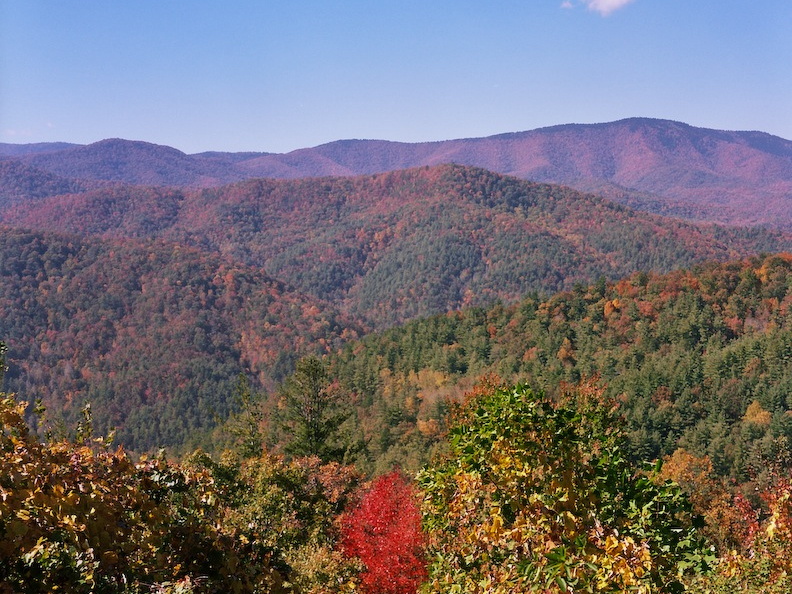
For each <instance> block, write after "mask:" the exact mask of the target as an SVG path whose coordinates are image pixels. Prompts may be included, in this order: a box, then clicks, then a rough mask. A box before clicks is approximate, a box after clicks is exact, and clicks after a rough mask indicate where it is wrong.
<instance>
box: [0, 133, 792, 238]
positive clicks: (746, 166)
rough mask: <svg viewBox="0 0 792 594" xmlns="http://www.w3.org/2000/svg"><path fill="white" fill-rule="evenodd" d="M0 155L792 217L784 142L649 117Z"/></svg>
mask: <svg viewBox="0 0 792 594" xmlns="http://www.w3.org/2000/svg"><path fill="white" fill-rule="evenodd" d="M0 158H2V159H5V160H15V161H18V162H20V163H23V164H25V165H27V166H31V167H34V168H36V169H40V170H42V171H46V172H47V173H49V174H54V175H57V176H60V177H65V178H77V179H81V180H95V181H96V180H100V181H104V182H108V181H115V182H124V183H131V184H144V185H167V186H178V187H209V186H217V185H223V184H227V183H230V182H233V181H239V180H243V179H249V178H258V177H270V178H292V179H293V178H304V177H324V176H354V175H361V174H372V173H379V172H385V171H392V170H397V169H405V168H411V167H418V166H425V165H429V166H432V165H439V164H445V163H456V164H460V165H472V166H477V167H482V168H485V169H489V170H491V171H494V172H497V173H503V174H507V175H513V176H516V177H520V178H523V179H530V180H533V181H542V182H548V183H556V184H563V185H568V186H570V187H573V188H576V189H578V190H581V191H587V192H595V193H597V194H600V195H603V196H605V197H607V198H608V199H611V200H614V201H617V202H621V203H624V204H627V205H630V206H632V207H634V208H637V209H640V210H647V211H651V212H656V213H660V214H667V215H673V216H678V217H682V218H687V219H691V220H698V221H716V222H720V223H725V224H732V225H767V226H776V227H781V228H790V227H792V215H790V213H792V208H790V205H791V201H792V141H789V140H785V139H782V138H779V137H776V136H772V135H770V134H766V133H763V132H731V131H722V130H712V129H706V128H697V127H694V126H690V125H688V124H684V123H679V122H673V121H668V120H656V119H649V118H631V119H626V120H620V121H617V122H612V123H604V124H568V125H561V126H553V127H549V128H541V129H537V130H532V131H526V132H517V133H510V134H501V135H496V136H490V137H486V138H472V139H459V140H448V141H439V142H423V143H400V142H389V141H383V140H341V141H336V142H331V143H328V144H324V145H321V146H317V147H313V148H304V149H299V150H295V151H292V152H289V153H285V154H275V153H223V152H206V153H199V154H193V155H187V154H185V153H182V152H181V151H178V150H176V149H173V148H170V147H165V146H159V145H154V144H150V143H145V142H134V141H127V140H120V139H111V140H103V141H100V142H97V143H94V144H90V145H85V146H79V145H66V144H63V143H57V144H52V145H47V144H37V145H7V144H6V145H0Z"/></svg>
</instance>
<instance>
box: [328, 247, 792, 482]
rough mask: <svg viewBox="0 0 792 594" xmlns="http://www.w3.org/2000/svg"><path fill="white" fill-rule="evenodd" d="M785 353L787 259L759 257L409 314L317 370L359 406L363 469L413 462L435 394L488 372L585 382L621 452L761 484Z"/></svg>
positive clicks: (774, 458) (427, 432)
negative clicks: (603, 402) (613, 419)
mask: <svg viewBox="0 0 792 594" xmlns="http://www.w3.org/2000/svg"><path fill="white" fill-rule="evenodd" d="M791 358H792V257H789V256H770V257H766V258H752V259H749V260H745V261H742V262H733V263H727V264H707V265H702V266H698V267H694V268H692V269H690V270H688V271H681V272H673V273H670V274H667V275H657V274H646V273H638V274H636V275H633V276H631V277H629V278H627V279H624V280H621V281H619V282H617V283H614V284H610V283H605V282H600V283H596V284H593V285H580V286H579V287H577V288H575V289H574V290H572V291H568V292H563V293H559V294H557V295H555V296H552V297H550V298H540V297H539V296H532V297H527V298H525V299H524V300H522V301H521V302H520V303H518V304H515V305H512V306H501V305H496V306H494V307H491V308H487V309H482V308H470V309H466V310H463V311H460V312H453V313H449V314H447V315H442V316H436V317H432V318H428V319H425V320H419V321H416V322H412V323H409V324H406V325H405V326H402V327H398V328H393V329H390V330H388V331H386V332H383V333H379V334H375V335H370V336H367V337H365V338H364V339H363V340H362V341H360V342H353V343H350V344H349V345H347V346H346V347H345V348H344V350H343V351H342V352H341V354H340V355H338V356H336V357H333V358H332V359H331V361H332V363H331V365H330V368H331V372H330V374H331V375H332V376H334V377H337V378H338V379H339V380H340V382H341V384H342V385H343V386H345V387H346V389H347V390H349V391H350V392H351V393H352V394H355V395H356V398H357V399H358V400H359V401H360V403H361V405H360V406H359V413H358V414H359V415H360V419H361V426H362V427H363V430H364V431H365V435H366V440H367V443H368V444H369V446H368V447H369V449H368V456H369V458H368V462H367V463H368V464H373V465H374V466H375V467H379V466H380V465H381V466H382V467H387V466H388V465H389V464H392V463H394V462H397V461H398V462H400V463H402V464H406V465H407V467H408V468H417V467H419V466H420V465H421V464H422V463H424V462H425V461H426V454H425V452H427V451H429V450H430V449H431V446H432V444H433V443H435V442H436V440H437V439H438V437H439V435H440V434H441V433H442V414H441V413H442V410H443V403H444V402H445V401H446V399H447V398H449V397H451V398H454V397H457V396H458V395H459V394H461V393H462V392H464V391H465V390H467V389H469V388H470V386H471V385H472V383H473V378H477V377H480V376H482V375H484V374H493V373H494V374H496V375H497V376H499V377H500V378H502V380H505V381H506V382H513V381H517V380H519V381H526V382H528V383H529V384H530V385H531V386H533V387H534V388H535V389H537V390H540V391H545V392H547V393H548V394H550V395H556V394H558V392H559V386H561V385H563V383H564V382H567V383H571V384H575V383H577V382H579V381H581V380H583V379H586V378H589V379H593V380H595V381H596V382H598V383H600V384H601V385H602V386H604V387H605V392H606V394H607V395H609V396H611V397H613V398H615V399H616V400H617V401H619V402H620V403H621V405H620V410H621V413H622V414H623V415H624V416H625V417H626V420H627V434H628V438H629V452H630V456H631V457H632V458H633V459H634V460H640V459H656V458H660V457H663V456H668V455H671V454H672V453H673V452H674V451H675V450H677V448H685V449H686V450H688V451H689V452H691V453H693V454H695V455H697V456H705V455H706V456H709V457H710V459H711V460H712V464H713V467H714V471H715V472H716V473H717V474H719V475H721V476H724V477H732V478H734V479H736V480H737V481H739V482H741V483H749V482H752V481H758V482H760V483H761V482H762V481H765V480H767V478H768V476H769V475H770V474H772V473H773V472H774V471H777V470H779V468H777V467H775V466H774V464H780V465H782V467H783V472H786V473H788V472H789V468H790V464H791V463H792V445H790V444H792V400H790V394H792V366H790V360H791ZM783 472H782V475H783Z"/></svg>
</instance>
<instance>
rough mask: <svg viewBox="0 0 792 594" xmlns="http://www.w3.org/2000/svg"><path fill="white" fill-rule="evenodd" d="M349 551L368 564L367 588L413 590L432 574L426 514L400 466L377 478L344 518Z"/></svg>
mask: <svg viewBox="0 0 792 594" xmlns="http://www.w3.org/2000/svg"><path fill="white" fill-rule="evenodd" d="M343 521H344V527H343V540H342V546H343V550H344V552H345V553H346V554H347V555H349V556H352V557H357V558H359V559H360V560H361V562H362V563H363V565H364V567H365V569H364V571H363V573H362V574H361V585H362V587H363V591H364V592H367V593H370V594H375V593H376V594H409V593H414V592H416V591H417V589H418V586H419V585H420V584H421V582H423V581H424V580H425V579H426V577H427V572H426V561H425V559H424V555H423V545H424V537H423V534H422V533H421V514H420V511H419V508H418V502H417V499H416V494H415V492H414V490H413V487H412V484H411V483H410V481H409V480H408V479H407V478H406V477H405V476H404V475H402V474H401V473H400V472H399V471H398V470H394V471H392V472H391V473H390V474H387V475H385V476H381V477H380V478H378V479H377V480H376V481H375V482H374V484H373V486H372V487H371V489H370V490H369V491H367V492H366V493H365V494H364V495H363V497H362V499H361V501H360V504H359V505H358V506H357V507H356V508H355V509H354V510H353V511H352V512H351V513H349V514H348V515H347V516H346V517H345V518H344V520H343Z"/></svg>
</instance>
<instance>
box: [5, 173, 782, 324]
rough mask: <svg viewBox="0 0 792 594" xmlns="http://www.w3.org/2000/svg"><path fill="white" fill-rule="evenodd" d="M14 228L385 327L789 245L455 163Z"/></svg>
mask: <svg viewBox="0 0 792 594" xmlns="http://www.w3.org/2000/svg"><path fill="white" fill-rule="evenodd" d="M0 220H2V221H4V222H5V223H6V224H11V225H15V226H22V227H32V228H37V229H46V230H54V231H58V232H70V233H80V234H99V235H103V236H106V237H146V238H160V239H166V240H168V241H173V242H176V243H180V244H185V245H191V246H194V247H198V248H201V249H203V250H207V251H210V252H215V253H220V254H222V255H224V256H227V257H231V258H233V259H234V260H236V261H239V262H242V263H244V264H247V265H252V266H257V267H263V268H264V270H266V272H267V273H268V274H270V275H272V276H274V277H276V278H278V279H280V280H282V281H284V282H286V283H288V284H289V285H291V286H293V287H295V288H297V289H299V290H301V291H303V292H305V293H308V294H311V295H313V296H315V297H318V298H320V299H323V300H329V301H331V302H333V303H334V304H335V305H337V306H338V307H339V308H341V309H342V310H343V311H345V312H347V313H349V314H351V315H354V316H356V317H360V318H361V319H363V320H364V321H365V322H366V323H368V324H369V325H371V326H374V327H378V328H384V327H387V326H389V325H392V324H394V323H398V322H402V321H404V320H407V319H411V318H415V317H418V316H425V315H430V314H434V313H440V312H445V311H448V310H452V309H457V308H460V307H469V306H475V305H486V304H489V303H491V302H493V301H494V300H498V299H500V300H503V301H508V302H511V301H514V300H516V299H518V298H519V297H521V296H522V295H524V294H525V293H526V292H528V291H540V292H543V293H551V292H554V291H558V290H562V289H568V288H571V287H572V286H573V285H574V284H576V283H581V282H583V283H585V282H589V281H591V280H592V279H596V278H598V277H600V276H604V277H605V278H607V279H616V278H620V277H622V276H624V275H627V274H629V273H631V272H634V271H637V270H655V271H661V272H665V271H668V270H671V269H673V268H677V267H680V266H688V265H690V264H693V263H694V262H700V261H704V260H726V259H729V258H736V257H740V256H745V255H749V254H753V253H757V252H763V251H764V252H777V251H782V250H788V249H792V242H790V240H789V238H788V237H787V236H784V235H782V234H780V233H777V232H770V231H765V230H758V229H755V230H744V229H732V228H717V227H699V226H694V225H690V224H685V223H682V222H679V221H675V220H672V219H666V218H661V217H657V216H653V215H648V214H643V213H638V212H635V211H633V210H630V209H627V208H624V207H621V206H618V205H614V204H612V203H609V202H607V201H604V200H602V199H600V198H596V197H593V196H590V195H584V194H580V193H578V192H576V191H574V190H571V189H569V188H563V187H560V186H551V185H545V184H536V183H531V182H527V181H523V180H519V179H517V178H512V177H505V176H501V175H498V174H494V173H491V172H488V171H485V170H482V169H476V168H471V167H461V166H454V165H446V166H439V167H435V168H421V169H412V170H407V171H399V172H393V173H386V174H381V175H374V176H364V177H356V178H322V179H304V180H294V181H288V180H280V181H277V180H250V181H245V182H240V183H238V184H233V185H230V186H224V187H220V188H212V189H205V190H201V191H190V190H178V189H164V188H148V187H138V186H134V187H130V186H114V187H112V188H105V189H99V190H94V191H91V192H86V193H80V194H69V195H63V196H56V197H52V198H49V199H44V200H40V201H38V202H36V203H33V204H31V203H26V204H23V205H17V206H16V207H13V208H8V209H6V210H5V211H0Z"/></svg>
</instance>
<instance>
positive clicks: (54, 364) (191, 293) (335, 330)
mask: <svg viewBox="0 0 792 594" xmlns="http://www.w3.org/2000/svg"><path fill="white" fill-rule="evenodd" d="M357 328H358V326H356V324H355V323H354V322H352V321H351V320H349V319H347V318H345V317H343V316H341V315H339V314H337V313H335V312H334V311H333V310H332V309H331V308H328V307H327V306H325V305H323V304H320V303H318V302H317V301H316V300H314V299H311V298H307V297H305V296H303V295H300V294H298V293H294V292H291V291H289V290H287V289H286V288H285V287H284V285H283V284H282V283H280V282H278V281H275V280H272V279H271V278H270V277H268V276H266V275H264V274H263V273H261V272H260V271H258V270H255V269H251V268H249V267H245V266H243V265H241V264H238V263H234V262H230V261H228V260H227V259H223V258H220V257H216V256H211V255H207V254H204V253H201V252H198V251H196V250H194V249H191V248H186V247H179V246H175V245H172V244H165V243H162V242H155V243H152V242H147V243H140V242H133V241H123V242H120V241H100V240H96V239H86V238H80V237H77V236H64V235H53V234H42V233H31V232H25V231H19V230H13V229H3V228H0V336H2V337H3V340H4V341H5V342H6V343H7V345H8V348H9V363H10V369H9V372H8V375H7V378H6V384H7V385H6V387H7V388H8V389H10V390H12V391H17V392H19V393H20V394H21V395H23V396H24V397H25V398H27V399H29V400H31V401H32V400H33V399H36V398H41V399H42V400H43V402H44V404H45V405H46V406H47V407H48V409H49V414H50V416H51V418H52V419H53V420H54V419H57V418H59V417H61V416H63V418H65V419H66V421H67V423H68V424H72V423H73V421H74V419H75V418H78V416H79V411H80V409H81V408H82V406H83V404H84V403H85V402H90V404H91V406H92V409H93V413H94V419H95V422H96V425H97V429H99V430H101V431H102V432H107V431H108V430H109V428H110V427H117V428H118V437H119V439H120V441H121V442H122V443H124V444H126V445H127V446H130V447H133V448H136V449H143V450H147V449H150V448H154V447H156V446H159V445H162V446H174V447H177V448H178V447H183V446H185V445H186V444H188V443H193V444H194V443H196V440H197V441H200V440H201V439H203V438H204V437H205V435H206V433H207V431H208V430H210V429H211V427H212V426H213V425H214V424H215V423H216V421H217V419H218V418H221V419H222V418H225V417H226V416H227V415H228V414H229V412H230V410H231V409H232V407H233V403H232V402H231V399H232V394H233V392H234V386H235V385H236V382H237V376H238V375H239V374H240V373H242V372H245V373H246V374H251V373H252V374H253V376H254V377H255V379H256V382H257V385H259V386H267V387H269V388H272V387H274V386H275V385H276V384H277V382H279V381H280V380H282V379H283V378H284V377H285V375H286V374H288V373H289V372H291V370H292V368H293V364H294V361H295V359H296V358H297V357H299V356H300V354H305V353H309V352H318V353H323V352H329V351H332V350H334V349H336V348H337V347H338V346H339V345H340V344H341V341H342V340H344V339H349V338H352V337H356V336H357V335H358V333H357V332H358V330H357Z"/></svg>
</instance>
